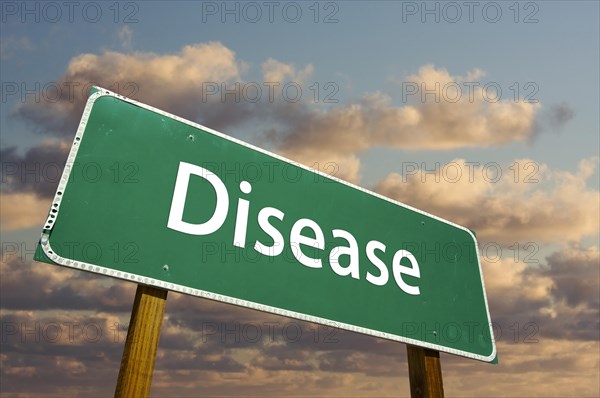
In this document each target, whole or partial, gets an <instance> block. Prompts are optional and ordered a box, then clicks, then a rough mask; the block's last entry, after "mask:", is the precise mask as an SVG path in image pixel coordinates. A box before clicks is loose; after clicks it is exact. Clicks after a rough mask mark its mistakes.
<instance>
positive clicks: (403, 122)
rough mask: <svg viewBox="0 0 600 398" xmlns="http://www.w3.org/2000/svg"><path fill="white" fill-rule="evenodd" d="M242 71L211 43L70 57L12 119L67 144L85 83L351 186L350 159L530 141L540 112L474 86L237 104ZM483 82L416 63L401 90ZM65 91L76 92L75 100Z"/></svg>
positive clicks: (289, 77)
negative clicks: (245, 131)
mask: <svg viewBox="0 0 600 398" xmlns="http://www.w3.org/2000/svg"><path fill="white" fill-rule="evenodd" d="M119 34H120V36H121V38H122V39H123V40H125V41H127V40H129V38H130V36H131V35H130V31H129V30H122V31H120V33H119ZM261 67H262V75H263V78H264V79H265V81H267V82H269V83H272V82H277V83H280V85H281V84H282V83H284V82H286V81H294V82H296V83H298V84H308V82H307V80H308V79H310V78H311V77H312V75H313V73H314V67H313V65H312V64H308V65H306V66H305V67H304V68H300V67H297V66H295V65H293V64H287V63H284V62H281V61H278V60H276V59H273V58H268V59H267V60H266V61H265V62H263V63H262V65H261ZM248 69H249V66H248V65H247V64H246V63H244V62H242V61H240V60H239V59H237V57H236V54H235V53H234V52H233V51H232V50H230V49H229V48H227V47H225V46H224V45H223V44H221V43H218V42H208V43H200V44H194V45H188V46H185V47H184V48H183V49H182V50H181V51H179V52H178V53H175V54H155V53H148V52H132V53H127V54H124V53H120V52H115V51H106V52H104V53H102V54H100V55H96V54H81V55H79V56H77V57H75V58H73V59H71V61H70V62H69V65H68V67H67V70H66V72H65V74H64V75H63V76H62V77H61V79H60V81H59V83H60V86H61V87H63V88H64V89H63V90H62V91H61V94H62V95H61V97H60V98H59V99H58V100H53V101H50V99H49V98H45V97H47V96H42V97H43V98H42V100H41V101H39V102H36V101H34V100H33V99H32V97H31V96H29V97H28V101H27V102H25V103H23V104H19V105H18V106H17V107H16V109H15V110H14V112H15V114H16V115H18V116H19V117H21V118H22V119H24V120H28V121H30V122H32V123H33V125H34V126H36V127H37V128H38V129H39V130H41V131H44V132H48V131H51V132H53V133H54V134H58V135H61V136H70V135H72V134H73V132H74V131H75V126H76V125H77V122H78V120H79V118H80V116H81V113H82V110H83V105H84V103H85V99H86V97H87V92H84V91H87V90H84V87H87V88H89V83H90V82H94V83H95V84H97V85H100V86H102V87H105V88H107V89H109V90H110V89H112V90H113V91H119V92H120V93H121V94H123V95H126V96H129V97H131V98H133V99H136V100H139V101H142V102H145V103H148V104H150V105H153V106H156V107H158V108H160V109H164V110H166V111H168V112H171V113H174V114H176V115H179V116H183V117H185V118H187V119H191V120H195V121H199V122H201V123H202V124H205V125H207V126H209V127H212V128H216V129H226V128H232V127H235V126H238V125H243V124H246V125H247V126H253V129H256V128H257V126H258V130H260V131H259V132H258V133H262V141H263V143H265V144H266V145H271V146H273V147H275V148H276V149H277V151H279V152H280V153H282V154H284V155H286V156H289V157H291V158H292V159H293V160H297V161H300V162H302V163H305V164H309V165H313V164H315V162H319V164H320V165H322V164H326V163H335V164H336V169H337V172H338V174H337V175H338V176H339V177H342V178H345V179H348V180H350V181H354V182H356V181H358V180H359V178H360V161H359V158H358V156H359V155H360V154H361V153H362V152H364V151H365V150H367V149H370V148H373V147H392V148H398V149H406V150H422V149H427V150H450V149H456V148H470V147H491V146H501V145H508V144H510V143H514V142H524V141H528V140H531V139H532V138H533V136H534V134H535V133H536V131H537V130H536V128H537V127H536V126H537V124H536V116H537V114H538V111H539V109H541V105H540V104H539V103H527V102H523V101H521V102H515V101H508V100H498V101H490V100H488V99H486V98H487V97H486V96H485V95H483V91H484V88H483V86H482V85H479V86H477V87H474V88H473V93H474V95H467V94H464V95H460V96H459V97H458V98H457V99H454V97H448V96H447V95H443V96H442V99H441V100H440V98H436V97H435V96H424V97H423V98H422V99H421V100H416V101H404V100H403V101H402V102H410V103H404V104H403V105H396V103H397V102H398V101H399V99H400V98H399V97H405V96H406V95H405V91H404V90H401V93H399V94H398V95H397V96H396V98H392V97H391V96H390V95H387V94H384V93H382V92H379V91H375V92H373V93H371V94H367V95H364V96H362V97H361V98H359V99H358V100H356V101H353V102H348V103H346V104H343V105H339V106H337V105H336V106H326V107H323V106H322V104H321V103H319V104H315V103H311V99H310V98H309V97H311V95H309V92H310V91H311V90H309V88H308V87H304V90H303V91H304V95H303V97H302V99H301V100H300V101H298V102H293V101H288V100H284V99H283V98H278V99H277V101H272V99H269V98H270V94H269V95H267V94H266V92H268V91H269V88H268V87H262V88H261V89H262V91H264V92H263V93H262V94H263V95H261V96H260V97H259V98H258V99H257V100H256V101H251V100H249V99H248V98H241V92H243V90H242V88H241V87H242V85H244V84H245V81H244V77H243V75H245V74H246V72H247V70H248ZM483 75H484V72H483V71H481V70H478V69H475V70H473V71H471V72H468V73H467V74H466V75H465V76H454V75H451V74H450V73H449V72H448V71H447V70H445V69H443V68H436V67H434V66H433V65H425V66H423V67H421V68H420V69H419V71H418V73H417V74H414V75H410V76H408V77H407V78H406V79H405V80H404V81H403V82H402V83H403V84H405V85H406V84H410V85H415V86H416V87H421V86H423V87H425V88H426V87H437V86H436V85H438V86H441V87H444V86H445V85H447V84H458V83H463V82H467V81H471V80H474V79H478V78H481V76H483ZM259 86H260V85H259ZM69 87H75V90H74V93H72V91H73V90H71V89H68V88H69ZM411 87H413V86H411ZM254 89H255V88H254ZM248 95H249V96H251V95H250V94H248ZM253 98H254V97H253ZM551 115H554V116H555V119H556V123H564V121H566V120H568V118H569V111H568V105H564V106H561V108H560V109H558V110H556V111H554V112H551ZM325 171H326V172H327V170H325Z"/></svg>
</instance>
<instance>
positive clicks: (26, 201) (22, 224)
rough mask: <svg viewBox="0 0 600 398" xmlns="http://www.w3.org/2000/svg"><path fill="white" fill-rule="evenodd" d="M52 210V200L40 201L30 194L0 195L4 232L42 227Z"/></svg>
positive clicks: (2, 228)
mask: <svg viewBox="0 0 600 398" xmlns="http://www.w3.org/2000/svg"><path fill="white" fill-rule="evenodd" d="M48 210H50V199H39V198H38V196H36V195H35V194H30V193H0V212H1V213H2V219H1V220H0V229H1V230H2V232H7V231H12V230H17V229H22V228H31V227H36V226H39V227H40V231H41V228H42V225H43V224H44V221H45V220H46V217H47V216H48Z"/></svg>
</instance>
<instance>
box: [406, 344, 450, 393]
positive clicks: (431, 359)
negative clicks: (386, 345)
mask: <svg viewBox="0 0 600 398" xmlns="http://www.w3.org/2000/svg"><path fill="white" fill-rule="evenodd" d="M406 349H407V352H408V377H409V380H410V396H411V397H412V398H443V397H444V385H443V383H442V366H441V364H440V352H439V351H435V350H430V349H427V348H422V347H417V346H414V345H407V346H406Z"/></svg>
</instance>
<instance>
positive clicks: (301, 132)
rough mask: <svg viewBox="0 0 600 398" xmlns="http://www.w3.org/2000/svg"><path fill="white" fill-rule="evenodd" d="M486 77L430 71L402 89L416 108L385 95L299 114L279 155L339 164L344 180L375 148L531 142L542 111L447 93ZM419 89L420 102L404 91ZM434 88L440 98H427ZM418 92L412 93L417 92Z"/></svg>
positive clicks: (476, 92)
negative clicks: (451, 87)
mask: <svg viewBox="0 0 600 398" xmlns="http://www.w3.org/2000/svg"><path fill="white" fill-rule="evenodd" d="M482 74H483V72H481V71H478V70H476V71H474V72H471V73H470V74H468V75H467V76H464V77H463V76H452V75H450V74H449V73H448V72H447V71H446V70H445V69H436V68H435V67H433V66H431V65H427V66H424V67H422V68H420V69H419V73H418V74H416V75H411V76H408V78H407V79H406V80H405V81H403V82H402V84H403V86H402V96H403V97H406V99H407V100H408V99H411V100H412V101H411V102H410V104H406V105H403V106H397V105H394V103H393V98H392V97H390V96H389V95H385V94H383V93H381V92H376V93H374V94H372V95H367V96H365V97H363V98H362V100H361V101H360V102H359V103H354V104H349V105H346V106H342V107H336V108H331V109H329V110H326V111H321V110H318V109H314V108H307V107H305V108H302V109H295V111H296V113H300V111H302V113H300V114H298V115H295V116H294V117H293V118H291V117H286V114H281V115H280V116H281V118H282V119H285V123H281V124H282V125H285V127H284V128H283V129H282V131H281V132H282V133H283V138H281V136H280V139H281V141H280V143H279V144H280V146H279V149H280V150H281V151H283V153H284V154H286V155H287V156H289V157H291V158H292V159H295V160H298V161H301V162H303V163H306V164H313V163H315V162H321V163H323V162H336V163H338V164H339V169H340V176H341V177H342V178H346V179H350V180H351V181H357V180H358V179H359V175H358V173H357V171H358V159H357V158H356V155H357V154H358V153H360V152H362V151H364V150H366V149H369V148H372V147H393V148H399V149H409V150H420V149H430V150H431V149H433V150H449V149H455V148H464V147H489V146H498V145H506V144H509V143H512V142H519V141H527V140H529V139H531V138H532V137H533V135H534V133H535V126H536V125H535V117H536V113H537V111H538V110H539V109H540V107H541V105H540V104H537V103H528V102H524V101H521V102H515V101H511V100H497V101H491V100H489V99H488V97H487V96H486V94H485V92H484V88H483V87H484V86H483V85H481V84H480V85H478V86H473V87H472V91H473V95H469V94H468V93H460V94H459V95H456V94H452V97H450V96H449V94H448V90H445V91H444V89H443V87H447V86H448V85H456V86H458V85H459V84H460V83H462V82H472V81H473V80H476V79H477V78H480V77H481V76H482ZM409 87H410V90H416V91H414V92H415V93H419V94H418V95H417V96H416V99H413V98H412V95H411V98H408V95H407V94H406V91H407V90H408V89H409ZM432 88H433V91H434V92H437V94H436V95H426V96H421V91H423V92H424V91H425V90H431V89H432ZM411 92H413V91H411Z"/></svg>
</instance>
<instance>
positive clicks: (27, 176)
mask: <svg viewBox="0 0 600 398" xmlns="http://www.w3.org/2000/svg"><path fill="white" fill-rule="evenodd" d="M70 148H71V145H70V144H69V143H67V142H64V141H58V140H44V141H42V142H41V143H40V144H38V145H36V146H34V147H32V148H30V149H28V150H27V152H25V154H23V155H21V154H19V153H18V151H17V147H8V148H4V149H2V150H0V162H1V163H2V180H1V181H2V183H1V185H0V187H1V189H2V191H1V192H2V193H35V194H36V195H37V196H38V197H40V198H50V197H52V196H54V193H55V192H56V187H57V186H58V182H59V181H60V177H61V175H62V171H63V168H64V165H65V162H66V160H67V155H68V153H69V150H70ZM46 210H48V209H46Z"/></svg>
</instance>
